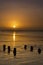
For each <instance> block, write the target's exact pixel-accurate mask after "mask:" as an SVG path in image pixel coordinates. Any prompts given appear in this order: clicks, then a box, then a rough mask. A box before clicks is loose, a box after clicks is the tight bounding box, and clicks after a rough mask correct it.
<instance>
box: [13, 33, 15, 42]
mask: <svg viewBox="0 0 43 65" xmlns="http://www.w3.org/2000/svg"><path fill="white" fill-rule="evenodd" d="M13 41H15V32H14V33H13Z"/></svg>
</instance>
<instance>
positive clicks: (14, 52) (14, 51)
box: [13, 48, 16, 56]
mask: <svg viewBox="0 0 43 65" xmlns="http://www.w3.org/2000/svg"><path fill="white" fill-rule="evenodd" d="M13 54H14V56H16V48H14V50H13Z"/></svg>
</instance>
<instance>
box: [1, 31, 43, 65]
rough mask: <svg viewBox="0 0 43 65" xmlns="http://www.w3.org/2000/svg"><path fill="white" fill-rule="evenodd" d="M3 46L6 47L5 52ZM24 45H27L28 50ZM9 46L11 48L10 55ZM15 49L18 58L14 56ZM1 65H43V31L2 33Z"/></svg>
mask: <svg viewBox="0 0 43 65" xmlns="http://www.w3.org/2000/svg"><path fill="white" fill-rule="evenodd" d="M3 45H6V50H5V52H4V51H3ZM24 45H27V48H26V50H25V49H24ZM8 46H10V48H11V50H10V53H8ZM31 46H33V51H32V52H31V51H30V47H31ZM14 48H16V56H14V54H13V50H14ZM39 48H40V49H41V53H40V54H39V53H38V49H39ZM0 65H43V31H14V32H9V31H0Z"/></svg>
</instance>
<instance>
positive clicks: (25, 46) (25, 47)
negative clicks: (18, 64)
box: [3, 45, 41, 56]
mask: <svg viewBox="0 0 43 65" xmlns="http://www.w3.org/2000/svg"><path fill="white" fill-rule="evenodd" d="M26 49H27V45H24V50H26ZM5 51H6V45H3V52H5ZM10 51H11V49H10V46H8V53H9V54H10ZM30 51H31V52H33V46H30ZM38 53H39V54H40V53H41V49H40V48H38ZM13 54H14V56H16V48H14V49H13Z"/></svg>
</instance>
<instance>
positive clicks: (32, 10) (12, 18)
mask: <svg viewBox="0 0 43 65" xmlns="http://www.w3.org/2000/svg"><path fill="white" fill-rule="evenodd" d="M31 1H32V2H31ZM31 1H30V0H26V1H24V0H22V1H21V0H18V1H17V0H14V1H13V0H11V1H10V0H9V1H8V0H4V1H3V0H0V27H13V26H14V25H15V26H16V27H17V28H25V27H28V28H43V4H42V2H43V1H42V0H41V2H40V0H39V2H38V0H36V1H34V0H31Z"/></svg>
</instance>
